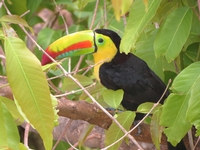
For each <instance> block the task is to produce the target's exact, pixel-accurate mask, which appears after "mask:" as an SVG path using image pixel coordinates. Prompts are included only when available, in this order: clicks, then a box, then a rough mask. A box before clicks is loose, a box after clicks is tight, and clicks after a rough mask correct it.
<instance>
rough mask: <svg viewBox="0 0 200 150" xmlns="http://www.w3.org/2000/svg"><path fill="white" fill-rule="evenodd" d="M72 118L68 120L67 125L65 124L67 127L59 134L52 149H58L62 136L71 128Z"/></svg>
mask: <svg viewBox="0 0 200 150" xmlns="http://www.w3.org/2000/svg"><path fill="white" fill-rule="evenodd" d="M72 121H73V120H72V119H70V120H69V121H68V122H67V125H66V126H65V129H64V131H63V132H62V134H61V135H60V136H59V138H58V140H57V141H56V143H55V145H54V146H53V148H52V150H55V149H56V146H57V145H58V143H59V142H60V141H61V139H62V137H63V136H64V135H65V134H66V132H67V129H68V128H69V126H70V124H71V123H72Z"/></svg>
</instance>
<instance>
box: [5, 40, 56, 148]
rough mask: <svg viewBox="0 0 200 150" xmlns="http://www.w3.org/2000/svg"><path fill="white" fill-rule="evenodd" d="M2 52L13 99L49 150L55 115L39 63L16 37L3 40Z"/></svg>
mask: <svg viewBox="0 0 200 150" xmlns="http://www.w3.org/2000/svg"><path fill="white" fill-rule="evenodd" d="M5 52H6V72H7V78H8V81H9V85H10V87H11V89H12V92H13V94H14V96H15V99H16V100H17V103H18V104H19V106H20V107H21V110H22V111H23V113H24V114H25V115H26V117H27V119H28V120H29V122H30V123H31V125H32V126H33V127H34V128H35V129H36V130H37V131H38V132H39V133H40V135H41V137H42V139H43V141H44V145H45V148H46V149H47V150H49V149H51V147H52V130H53V127H54V125H53V121H54V112H53V106H52V101H51V97H50V91H49V88H48V84H47V81H46V78H45V75H44V73H43V72H42V68H41V65H40V62H39V60H38V59H37V58H36V57H35V56H34V55H33V54H32V53H31V52H30V51H29V50H28V49H27V47H26V45H25V44H24V42H23V41H22V40H20V39H18V38H15V37H7V38H5Z"/></svg>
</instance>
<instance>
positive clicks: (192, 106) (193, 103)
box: [187, 78, 200, 136]
mask: <svg viewBox="0 0 200 150" xmlns="http://www.w3.org/2000/svg"><path fill="white" fill-rule="evenodd" d="M199 85H200V78H198V79H197V80H196V82H195V83H194V85H193V86H192V90H191V95H190V99H189V106H188V110H187V119H188V120H189V121H190V123H192V124H194V126H195V127H196V129H197V131H196V136H199V135H200V124H199V122H200V112H199V108H200V93H199Z"/></svg>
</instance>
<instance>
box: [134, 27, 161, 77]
mask: <svg viewBox="0 0 200 150" xmlns="http://www.w3.org/2000/svg"><path fill="white" fill-rule="evenodd" d="M156 33H157V30H155V31H153V32H152V33H150V34H149V33H147V35H146V36H144V37H143V36H142V37H141V38H140V39H139V41H138V42H137V44H136V49H137V51H136V52H135V55H136V56H138V57H139V58H141V59H143V60H144V61H145V62H146V63H147V64H148V66H149V67H150V68H151V69H152V70H153V71H154V72H155V73H156V74H157V75H158V76H159V77H160V78H161V79H164V73H163V67H162V57H159V58H156V57H155V52H154V48H153V43H154V40H155V37H156Z"/></svg>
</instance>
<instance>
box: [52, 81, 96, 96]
mask: <svg viewBox="0 0 200 150" xmlns="http://www.w3.org/2000/svg"><path fill="white" fill-rule="evenodd" d="M95 84H96V82H94V83H92V84H90V85H89V86H87V87H85V89H88V88H90V87H92V86H94V85H95ZM80 91H83V90H82V89H78V90H75V91H70V92H67V93H64V94H59V95H54V97H56V98H58V97H63V96H67V95H70V94H74V93H77V92H80Z"/></svg>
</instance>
